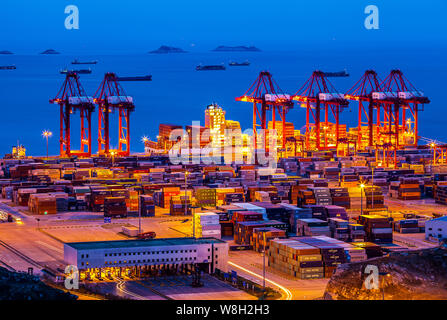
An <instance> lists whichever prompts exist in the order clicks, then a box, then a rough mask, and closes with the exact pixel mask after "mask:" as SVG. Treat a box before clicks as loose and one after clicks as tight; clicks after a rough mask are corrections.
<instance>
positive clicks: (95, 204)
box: [90, 187, 112, 212]
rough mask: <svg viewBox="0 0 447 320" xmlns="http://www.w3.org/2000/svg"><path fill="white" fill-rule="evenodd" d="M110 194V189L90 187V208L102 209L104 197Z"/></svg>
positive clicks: (100, 210)
mask: <svg viewBox="0 0 447 320" xmlns="http://www.w3.org/2000/svg"><path fill="white" fill-rule="evenodd" d="M110 196H112V191H111V190H108V189H106V188H103V187H101V188H98V189H92V191H91V198H90V208H91V210H92V211H94V212H103V211H104V199H105V198H106V197H110Z"/></svg>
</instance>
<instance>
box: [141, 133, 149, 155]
mask: <svg viewBox="0 0 447 320" xmlns="http://www.w3.org/2000/svg"><path fill="white" fill-rule="evenodd" d="M148 141H149V138H148V137H146V136H143V137H142V138H141V142H143V145H144V153H146V143H148Z"/></svg>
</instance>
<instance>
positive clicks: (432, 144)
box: [430, 142, 436, 165]
mask: <svg viewBox="0 0 447 320" xmlns="http://www.w3.org/2000/svg"><path fill="white" fill-rule="evenodd" d="M430 147H431V148H432V149H433V165H435V162H436V144H435V143H434V142H432V143H430Z"/></svg>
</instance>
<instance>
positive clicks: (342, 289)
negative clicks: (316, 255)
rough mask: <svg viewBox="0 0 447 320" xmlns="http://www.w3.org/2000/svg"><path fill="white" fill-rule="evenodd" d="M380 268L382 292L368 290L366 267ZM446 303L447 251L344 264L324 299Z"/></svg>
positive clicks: (380, 290) (330, 282) (415, 253)
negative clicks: (443, 301) (432, 301)
mask: <svg viewBox="0 0 447 320" xmlns="http://www.w3.org/2000/svg"><path fill="white" fill-rule="evenodd" d="M367 265H375V266H377V267H378V269H379V281H378V284H379V289H369V290H368V289H367V288H366V287H365V279H366V277H368V274H366V273H365V272H364V271H365V267H366V266H367ZM383 298H384V299H385V300H428V299H430V300H445V299H447V249H446V248H434V249H425V250H416V251H409V252H399V253H392V254H390V255H389V256H386V257H381V258H376V259H371V260H368V261H364V262H359V263H353V264H344V265H341V266H339V268H337V271H336V273H335V274H334V275H333V276H332V278H331V280H330V281H329V283H328V285H327V287H326V291H325V295H324V299H329V300H330V299H334V300H381V299H383Z"/></svg>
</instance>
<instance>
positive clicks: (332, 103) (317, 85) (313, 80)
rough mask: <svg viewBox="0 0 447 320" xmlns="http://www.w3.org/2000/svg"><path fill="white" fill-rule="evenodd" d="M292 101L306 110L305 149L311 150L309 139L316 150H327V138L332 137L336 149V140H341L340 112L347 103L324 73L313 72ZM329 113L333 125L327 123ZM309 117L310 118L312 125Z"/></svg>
mask: <svg viewBox="0 0 447 320" xmlns="http://www.w3.org/2000/svg"><path fill="white" fill-rule="evenodd" d="M292 99H293V100H295V101H298V102H301V105H302V106H303V107H304V108H306V149H307V150H311V145H310V142H311V139H312V140H314V141H315V149H316V150H323V149H328V148H329V142H330V141H329V139H330V138H329V136H333V138H332V143H333V144H334V147H335V148H337V147H338V139H340V138H342V136H341V135H340V112H342V111H343V109H344V108H346V107H347V106H348V104H349V102H348V100H346V99H345V98H344V95H343V94H341V93H339V92H338V91H337V90H336V89H335V88H334V86H333V85H332V84H331V83H330V81H329V80H328V79H327V78H326V76H325V74H324V72H322V71H318V70H317V71H314V72H313V73H312V76H311V77H310V78H309V79H308V80H307V81H306V82H305V83H304V85H303V86H302V87H301V88H300V89H299V90H298V91H297V92H296V93H295V94H294V95H293V96H292ZM322 109H323V112H324V127H323V134H321V111H322ZM329 111H330V112H329ZM330 113H332V115H333V117H334V118H335V125H333V124H331V123H329V114H330ZM310 116H312V119H313V123H312V122H311V121H312V120H311V119H310ZM331 129H333V130H334V131H335V132H333V131H332V130H331ZM331 131H332V132H331ZM321 138H323V141H324V146H323V147H322V146H321V142H320V140H321Z"/></svg>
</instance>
